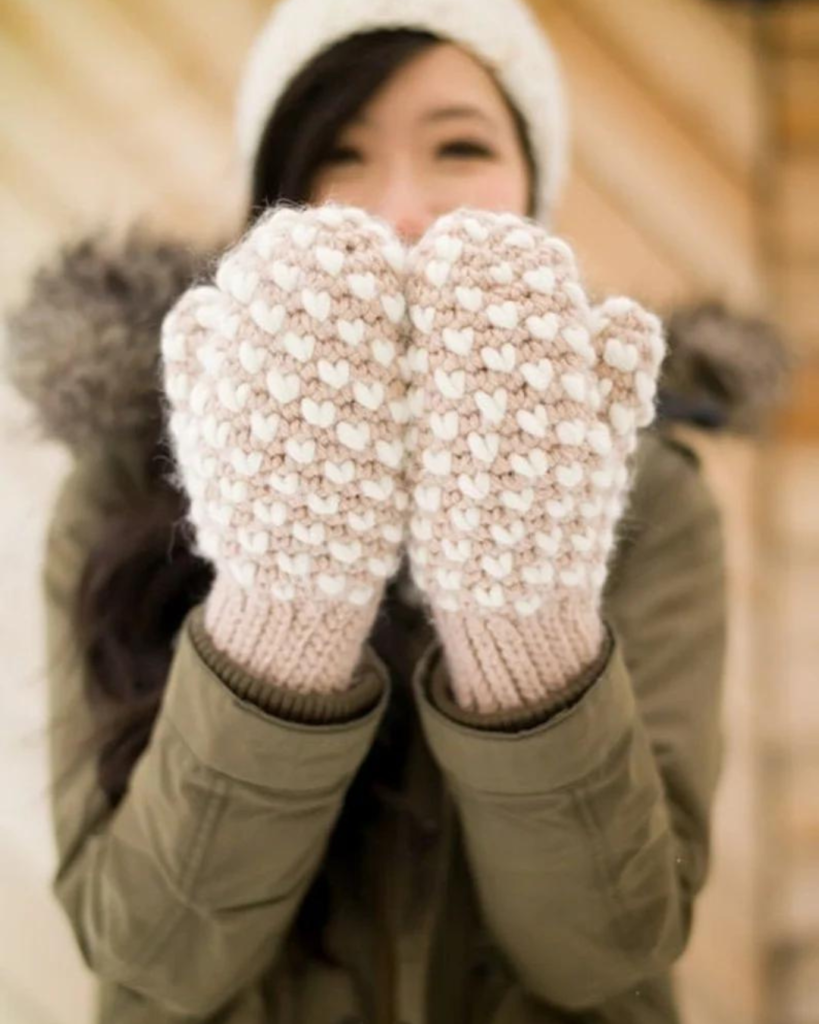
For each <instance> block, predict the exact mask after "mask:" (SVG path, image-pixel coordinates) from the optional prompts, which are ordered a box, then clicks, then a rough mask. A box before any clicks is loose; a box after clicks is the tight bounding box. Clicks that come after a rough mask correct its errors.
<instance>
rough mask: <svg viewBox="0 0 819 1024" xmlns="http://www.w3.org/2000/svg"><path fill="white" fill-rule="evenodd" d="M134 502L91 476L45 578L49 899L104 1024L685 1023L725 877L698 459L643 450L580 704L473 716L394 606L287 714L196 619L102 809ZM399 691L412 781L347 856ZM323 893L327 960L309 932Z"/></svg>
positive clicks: (711, 542) (129, 476) (420, 633)
mask: <svg viewBox="0 0 819 1024" xmlns="http://www.w3.org/2000/svg"><path fill="white" fill-rule="evenodd" d="M139 486H140V482H139V480H138V479H135V477H134V473H133V470H132V467H131V465H130V464H129V461H128V459H127V458H126V457H125V456H124V455H123V454H122V453H121V452H119V451H118V450H117V449H106V450H104V451H102V452H97V454H95V455H93V456H91V455H89V456H88V457H85V458H80V459H78V460H77V462H76V464H75V468H74V469H73V470H72V472H71V473H70V475H69V477H68V479H67V480H66V482H65V483H64V485H63V486H62V489H61V491H60V495H59V499H58V501H57V505H56V508H55V511H54V515H53V519H52V522H51V527H50V530H49V534H48V542H47V550H46V554H45V561H44V583H45V594H46V600H47V613H48V614H47V633H48V651H49V667H50V668H49V687H50V701H51V709H52V717H53V725H52V728H51V770H52V774H53V778H54V790H53V792H54V796H53V816H54V824H55V830H56V837H57V845H58V852H59V868H58V871H57V874H56V877H55V879H54V889H55V892H56V895H57V898H58V899H59V901H60V902H61V904H62V906H63V907H64V909H65V912H66V914H67V915H68V918H69V920H70V922H71V924H72V926H73V929H74V932H75V934H76V938H77V942H78V944H79V947H80V949H81V951H82V955H83V957H84V958H85V960H86V961H87V963H88V964H89V966H90V967H91V969H92V970H93V971H94V972H96V974H97V975H98V976H99V978H100V981H101V984H100V1009H99V1021H100V1022H101V1024H137V1022H139V1024H143V1022H144V1024H148V1022H150V1024H166V1022H167V1024H170V1022H172V1021H173V1022H181V1021H185V1022H191V1024H193V1022H204V1021H213V1022H216V1021H218V1022H220V1024H262V1022H266V1024H342V1022H348V1024H350V1022H353V1021H362V1022H368V1024H398V1022H406V1024H452V1022H458V1024H558V1022H568V1021H583V1022H601V1024H602V1022H615V1021H616V1022H622V1024H655V1022H656V1024H659V1022H664V1024H666V1022H674V1021H676V1020H677V1019H678V1017H677V1012H676V1010H675V1009H674V999H673V994H672V989H671V980H670V969H671V968H672V965H673V964H674V962H675V960H676V959H677V958H678V957H679V956H680V954H681V953H682V951H683V950H684V948H685V946H686V943H687V940H688V938H689V935H690V931H691V926H692V920H693V907H694V899H695V896H696V894H697V892H698V891H699V890H700V888H701V887H702V885H703V882H704V879H705V877H706V871H707V864H708V849H709V811H710V808H711V804H712V799H713V796H714V790H715V785H716V782H717V779H718V775H719V768H720V763H721V757H722V741H721V728H720V695H721V676H722V671H723V658H724V646H725V608H724V581H723V565H722V539H721V527H720V521H719V517H718V514H717V511H716V509H715V506H714V503H713V500H712V497H711V495H710V492H709V490H708V489H707V487H706V485H705V483H704V482H703V478H702V475H701V472H700V469H699V467H698V465H697V461H696V457H695V456H694V455H693V454H692V453H691V452H690V451H689V450H688V449H687V448H685V447H683V446H681V445H680V444H678V443H676V442H673V441H671V440H668V439H665V438H664V437H663V435H662V434H661V433H660V432H653V433H651V432H649V433H645V434H644V435H643V440H642V443H641V445H640V448H639V450H638V456H637V460H636V469H635V482H634V486H633V488H632V492H631V502H630V507H629V509H628V511H627V513H626V516H625V517H624V520H623V522H622V524H621V542H620V546H619V549H618V554H617V558H616V560H615V562H614V564H613V566H612V570H611V573H610V577H609V582H608V586H607V590H606V597H605V603H604V609H605V620H606V623H607V625H608V642H607V646H606V649H605V651H604V652H603V656H602V658H601V660H600V662H599V663H598V664H597V665H594V666H590V667H589V671H588V672H587V673H586V675H585V677H584V678H583V679H581V680H576V681H574V683H575V685H574V686H573V692H574V693H575V694H576V695H577V694H579V696H575V698H574V702H573V703H571V704H570V705H569V706H567V707H565V708H563V709H560V710H558V711H556V712H555V711H552V712H551V713H543V712H542V711H539V710H538V709H536V708H534V709H526V710H525V711H522V712H520V713H518V714H512V715H508V716H506V718H504V719H500V718H496V719H482V718H481V717H480V716H476V715H470V714H467V713H464V712H462V711H459V710H458V708H457V707H456V706H455V705H454V703H453V702H452V700H451V698H450V696H449V693H448V687H447V663H446V657H445V653H444V652H443V651H442V649H441V647H440V644H439V642H438V640H437V638H436V636H435V634H434V631H433V630H432V628H431V626H430V625H429V622H428V620H427V618H426V616H425V615H423V614H422V615H420V616H418V615H416V617H415V618H413V617H412V614H411V612H410V611H408V610H407V609H406V608H402V606H401V602H400V601H398V600H396V598H395V597H394V595H393V596H391V597H390V599H385V602H384V605H383V606H382V613H381V615H380V617H379V621H378V624H377V627H376V629H375V630H374V633H373V636H372V637H371V640H370V642H368V643H367V645H366V646H365V647H364V649H363V651H362V655H361V659H360V663H359V665H358V667H357V670H356V674H355V678H354V680H352V687H351V690H350V692H349V693H348V694H346V695H344V696H342V697H336V698H325V699H323V700H313V701H310V700H305V699H304V698H299V697H294V696H293V695H290V694H288V693H286V692H280V691H278V690H276V688H274V687H270V686H268V685H265V684H262V683H261V682H260V681H259V680H254V679H252V678H250V677H248V676H246V675H245V674H244V673H243V672H242V671H241V670H240V669H239V668H238V667H236V666H234V665H231V664H230V663H229V662H228V661H227V659H226V658H224V657H223V656H221V655H220V653H219V652H217V651H215V650H214V649H213V647H212V646H211V644H210V643H209V641H208V637H207V634H206V633H205V632H204V630H203V627H202V615H201V612H202V606H201V605H199V606H197V607H196V608H194V610H193V611H192V612H190V613H189V614H188V616H187V618H186V619H185V622H184V626H183V628H182V630H181V631H180V633H179V635H178V639H177V643H176V646H175V649H174V653H173V661H172V665H171V670H170V673H169V678H168V682H167V688H166V690H165V693H164V699H163V701H162V704H161V708H160V711H159V714H158V717H157V720H156V724H155V727H154V731H153V733H152V736H151V740H150V743H149V745H148V747H147V749H146V750H145V752H144V753H143V754H142V755H141V757H140V759H139V761H138V763H137V765H136V767H135V769H134V771H133V774H132V776H131V779H130V786H129V789H128V792H127V794H126V795H125V797H124V798H123V799H122V801H121V802H120V803H119V805H118V806H117V807H116V809H115V810H113V811H112V810H111V809H110V807H109V804H108V801H107V799H106V797H105V796H104V794H103V793H102V792H101V790H100V788H99V786H98V783H97V776H96V771H95V764H94V759H93V758H89V757H87V756H84V755H83V745H84V742H85V740H84V738H87V736H88V734H89V731H90V730H91V729H93V725H94V723H93V715H92V712H91V710H90V709H89V707H88V706H87V702H86V699H85V695H84V686H83V672H84V669H83V665H82V664H81V659H80V658H79V656H78V654H77V652H76V646H75V644H76V641H75V639H74V629H73V625H72V611H73V607H74V601H75V593H76V587H77V584H78V579H79V574H80V572H81V570H82V567H83V565H84V561H85V558H86V556H87V552H88V550H89V548H90V546H91V545H92V544H93V542H94V539H95V537H96V536H98V534H99V531H100V527H101V523H102V521H103V518H104V516H105V509H106V506H107V503H108V502H109V501H110V500H111V499H112V498H114V500H116V494H117V493H119V494H125V493H128V490H129V489H137V490H138V488H139ZM392 593H393V592H392V590H391V594H392ZM402 623H403V625H402ZM407 623H409V625H408V624H407ZM385 638H386V639H385ZM379 644H380V649H381V650H382V654H379ZM382 655H383V656H382ZM388 661H391V662H392V665H390V666H388ZM402 695H404V696H406V695H410V699H407V700H405V702H404V709H403V710H402V715H403V718H404V721H405V723H406V722H410V723H411V725H410V726H409V727H408V728H407V729H406V740H405V744H406V745H405V748H404V749H405V752H406V755H405V758H404V759H403V762H404V767H405V771H404V772H403V774H402V776H401V778H400V779H399V782H398V784H397V786H395V787H394V790H393V797H394V798H393V799H392V800H385V801H384V803H383V807H382V813H381V814H380V815H378V816H377V817H376V818H375V819H374V820H371V821H370V822H369V824H367V825H364V824H362V826H361V827H360V828H358V829H355V827H354V828H353V829H352V831H349V830H348V835H351V836H352V837H353V848H352V851H351V850H350V849H349V844H348V849H347V851H346V854H345V855H344V856H343V857H340V859H339V860H338V861H336V859H335V858H334V856H333V847H332V844H330V845H328V843H329V842H330V839H331V834H332V833H333V832H334V828H338V827H339V825H340V824H341V822H342V819H344V816H345V814H351V813H353V812H352V811H351V810H350V808H349V807H347V806H346V805H345V796H346V795H347V794H348V791H349V788H350V786H351V782H352V780H353V778H354V776H355V775H356V773H357V771H358V770H359V768H360V766H361V765H362V762H363V761H364V759H365V758H366V757H367V755H368V752H370V750H371V748H372V747H373V745H374V743H375V741H376V740H377V737H378V734H379V729H380V727H381V726H382V725H383V723H384V722H385V721H386V716H385V710H386V708H387V704H388V702H389V701H391V700H400V699H401V696H402ZM86 753H87V751H86ZM340 816H341V818H340ZM317 886H320V887H321V893H322V894H323V895H322V901H323V903H322V906H323V915H324V920H325V922H326V924H325V928H324V932H323V939H324V947H325V953H326V952H327V951H329V954H330V955H329V957H326V956H325V957H322V956H319V954H318V952H316V951H311V949H310V944H309V943H306V942H305V940H304V939H303V936H302V933H301V931H300V930H299V929H297V928H295V927H294V920H295V918H296V916H297V914H298V913H299V911H300V908H303V904H304V902H305V900H306V898H307V894H308V891H310V890H312V891H313V892H316V891H318V890H317V888H316V887H317Z"/></svg>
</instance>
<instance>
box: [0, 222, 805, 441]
mask: <svg viewBox="0 0 819 1024" xmlns="http://www.w3.org/2000/svg"><path fill="white" fill-rule="evenodd" d="M218 255H219V250H211V251H203V250H201V249H200V250H196V249H194V248H193V247H192V246H188V245H184V244H182V243H180V242H177V241H169V240H167V239H161V238H157V237H153V236H152V235H151V233H150V232H149V231H147V230H145V229H143V228H142V227H139V226H138V227H135V228H132V229H131V231H130V233H129V234H128V235H127V236H126V237H125V239H124V240H121V241H115V240H113V239H112V238H111V237H110V236H109V235H108V234H106V233H105V232H97V233H96V234H94V235H89V236H85V237H82V238H80V239H79V240H76V241H74V242H70V243H68V244H66V245H64V246H63V247H62V248H61V249H60V250H59V251H58V252H57V253H56V255H55V257H54V258H53V259H52V260H51V261H49V262H48V263H47V264H45V265H43V266H41V267H40V268H39V270H38V271H37V272H36V273H35V274H34V275H33V277H32V279H31V282H30V285H29V289H28V293H27V295H26V298H25V299H24V300H23V301H22V303H21V304H20V305H19V306H18V307H17V308H15V309H14V310H13V311H12V312H10V313H9V314H7V316H6V350H5V352H4V363H5V367H4V369H5V373H6V376H7V377H8V378H9V379H10V380H11V382H12V384H13V385H14V386H15V387H16V389H17V390H18V391H19V392H20V394H22V395H23V397H24V398H26V399H27V400H28V401H29V402H30V403H31V405H32V406H33V411H34V416H35V429H36V431H37V433H38V434H39V435H40V436H43V437H47V438H50V439H53V440H58V441H61V442H63V443H64V444H66V445H68V446H69V448H71V449H73V450H75V451H81V450H82V449H84V448H86V447H87V446H89V445H93V444H94V443H95V442H99V441H101V440H104V439H108V440H111V439H114V440H115V439H116V438H117V437H120V438H126V437H128V438H133V437H134V436H141V435H143V434H144V436H145V437H146V438H155V437H156V436H157V430H158V429H159V427H160V426H161V415H162V413H161V410H162V404H161V402H160V401H159V400H158V389H159V386H160V383H159V382H160V372H159V328H160V325H161V322H162V319H163V317H164V314H165V313H166V311H167V310H168V309H169V308H170V306H171V305H172V304H173V302H174V301H175V300H176V299H177V298H178V296H179V295H180V294H181V293H182V292H183V291H184V290H185V288H187V287H188V286H189V285H190V284H192V283H193V282H194V281H197V282H201V281H203V280H205V279H206V276H207V275H209V273H210V272H212V271H213V270H214V269H215V264H216V261H217V259H218ZM664 319H665V323H666V328H667V334H668V341H669V354H668V356H667V358H666V361H665V364H664V367H663V374H662V379H661V382H660V397H659V410H658V414H659V417H660V419H664V420H666V421H668V420H677V421H685V422H688V423H694V424H696V425H698V426H700V427H703V428H706V429H722V430H727V431H731V432H736V433H753V432H755V431H757V430H759V429H761V428H762V427H763V425H764V422H765V420H766V419H767V416H768V415H769V414H770V412H771V411H772V410H773V409H774V408H775V407H776V406H777V405H778V404H779V402H780V401H781V400H782V398H783V396H784V394H785V390H786V384H787V380H788V376H789V369H790V366H791V360H790V357H789V356H788V354H787V351H786V348H785V346H784V344H783V342H782V340H781V339H780V337H779V336H778V333H777V332H776V331H775V330H774V328H773V327H772V326H771V325H769V324H766V323H764V322H762V321H760V320H757V319H753V318H749V317H740V316H737V315H735V314H733V313H731V312H730V311H729V310H728V309H727V308H726V307H725V306H723V305H721V304H719V303H715V302H709V303H705V304H700V305H693V306H690V307H686V308H682V309H677V310H671V311H666V313H665V317H664Z"/></svg>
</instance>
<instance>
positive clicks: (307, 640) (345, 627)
mask: <svg viewBox="0 0 819 1024" xmlns="http://www.w3.org/2000/svg"><path fill="white" fill-rule="evenodd" d="M379 603H380V591H379V592H377V593H376V595H375V596H374V597H373V599H372V600H371V601H370V602H369V603H368V604H366V605H363V606H361V605H355V604H352V603H350V602H346V601H327V600H320V599H315V600H307V599H297V600H294V601H276V600H273V599H271V598H267V597H265V596H264V595H263V594H261V593H259V592H258V591H254V590H245V589H243V588H242V587H240V586H239V585H238V584H237V583H236V582H235V581H234V580H233V579H232V578H231V577H230V576H228V575H227V574H221V573H220V574H217V577H216V579H215V581H214V584H213V587H212V589H211V592H210V594H209V595H208V597H207V599H206V601H205V608H204V626H205V629H206V631H207V633H208V635H209V636H210V638H211V640H212V642H213V645H214V647H216V648H217V649H218V650H220V651H222V652H223V653H224V654H226V655H227V656H228V657H229V658H230V659H231V660H232V661H234V662H235V663H236V664H237V665H239V666H240V667H241V668H243V669H244V670H245V671H246V672H248V673H251V674H252V675H255V676H257V677H258V678H259V679H260V680H263V681H265V682H267V683H269V684H270V685H271V686H281V687H286V688H288V689H292V690H295V691H297V692H302V693H337V692H340V691H343V690H345V689H347V687H348V686H349V685H350V680H351V678H352V676H353V672H354V669H355V666H356V664H357V662H358V659H359V656H360V653H361V647H362V645H363V644H364V642H365V640H366V639H367V636H368V635H369V631H370V628H371V627H372V624H373V621H374V619H375V616H376V614H377V611H378V607H379Z"/></svg>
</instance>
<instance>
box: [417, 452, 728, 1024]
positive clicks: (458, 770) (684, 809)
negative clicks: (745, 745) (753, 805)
mask: <svg viewBox="0 0 819 1024" xmlns="http://www.w3.org/2000/svg"><path fill="white" fill-rule="evenodd" d="M647 451H648V455H647V464H645V465H644V469H645V472H643V473H641V474H638V477H637V480H636V482H635V491H634V494H633V499H632V503H631V514H630V515H629V517H628V520H627V522H626V523H625V524H624V532H625V536H624V537H623V541H622V551H621V553H620V555H619V558H618V560H617V561H616V563H615V565H614V566H613V568H612V573H611V575H610V578H609V586H608V588H607V594H606V596H605V601H604V617H605V620H606V625H607V633H608V644H607V647H606V649H605V651H604V652H603V656H602V659H601V664H599V665H598V666H597V667H596V668H594V669H593V670H592V673H591V674H592V678H591V679H590V681H589V682H588V685H586V687H585V690H584V692H582V694H581V695H580V696H579V697H578V698H577V699H576V700H575V701H574V702H573V703H572V704H571V705H570V706H568V707H565V708H563V709H561V710H560V711H558V712H557V713H556V714H554V715H552V716H550V717H547V718H546V719H545V720H543V719H541V721H540V722H537V721H530V722H528V723H526V722H525V718H524V719H522V723H523V724H521V726H520V727H519V728H518V729H517V731H513V730H512V729H510V728H509V727H508V725H507V726H505V727H504V728H503V729H502V730H501V729H498V728H497V727H494V728H486V727H482V723H480V722H479V721H478V720H477V719H476V718H475V717H474V716H472V717H471V718H470V716H469V715H467V714H465V713H461V712H459V711H458V709H457V708H456V707H455V705H454V704H453V702H452V700H451V698H450V697H449V696H448V695H447V670H446V660H445V657H444V656H443V652H442V651H441V650H440V649H436V648H431V649H430V650H429V651H428V652H427V655H426V657H425V659H424V662H423V663H422V665H421V666H419V671H418V672H417V674H416V677H415V687H416V697H417V699H418V701H419V706H420V708H421V713H422V720H423V723H424V728H425V731H426V734H427V737H428V741H429V743H430V746H431V748H432V750H433V752H434V754H435V756H436V758H437V760H438V762H439V763H440V765H441V766H442V769H443V770H444V772H445V774H446V776H447V778H448V782H449V786H450V789H451V792H452V793H453V795H454V799H455V801H456V804H457V807H458V810H459V815H460V819H461V824H462V827H463V831H464V837H465V843H466V849H467V856H468V858H469V861H470V866H471V869H472V874H473V876H474V880H475V884H476V888H477V890H478V894H479V898H480V902H481V905H482V908H483V913H484V915H485V918H486V921H487V924H488V926H489V927H490V929H491V931H492V933H493V936H494V939H495V941H496V942H497V944H498V946H499V948H500V949H501V951H502V953H503V954H504V955H505V959H506V960H507V961H508V963H509V964H510V965H511V970H512V972H513V974H514V975H515V977H517V978H518V979H519V982H520V984H521V986H522V988H523V990H524V991H525V992H526V993H528V994H529V996H530V997H533V998H535V999H537V1000H540V1001H542V1002H543V1003H544V1004H547V1005H549V1006H553V1007H558V1008H561V1009H564V1008H565V1009H566V1010H588V1009H592V1008H595V1007H600V1006H602V1005H603V1004H606V1003H607V1002H608V1001H612V1003H614V1002H616V1003H617V1005H618V1006H622V1005H623V1004H622V1003H621V999H622V998H623V997H624V996H626V997H628V996H629V995H634V994H635V993H636V996H635V998H637V999H638V1000H639V997H640V985H641V983H645V982H647V981H650V980H651V979H657V978H659V977H660V976H661V975H662V974H663V973H664V972H666V971H667V970H668V969H669V968H670V966H671V965H672V964H673V962H674V961H675V960H676V959H677V958H678V957H679V956H680V954H681V953H682V951H683V950H684V948H685V946H686V943H687V941H688V937H689V934H690V930H691V925H692V914H693V902H694V898H695V896H696V894H697V893H698V891H699V890H700V889H701V887H702V885H703V883H704V881H705V877H706V873H707V865H708V854H709V812H710V808H711V804H712V799H713V796H714V792H715V787H716V784H717V780H718V776H719V770H720V767H721V761H722V749H723V739H722V730H721V723H720V711H721V694H722V674H723V661H724V648H725V631H726V609H725V587H724V568H723V555H722V527H721V522H720V518H719V514H718V511H717V508H716V505H715V502H714V500H713V497H712V495H711V492H710V490H709V489H708V487H707V485H706V483H705V482H704V479H703V477H702V475H701V473H700V470H699V468H698V466H697V464H696V457H695V456H693V455H692V454H691V453H690V452H689V453H686V450H684V449H682V448H681V447H680V446H677V445H676V444H675V443H672V442H667V441H664V440H656V439H654V438H651V439H650V441H649V444H648V445H647ZM617 1019H621V1017H618V1018H617ZM629 1019H632V1017H629ZM633 1019H635V1020H637V1019H640V1018H639V1016H638V1015H637V1014H636V1012H635V1014H634V1015H633Z"/></svg>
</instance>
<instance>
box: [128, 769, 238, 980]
mask: <svg viewBox="0 0 819 1024" xmlns="http://www.w3.org/2000/svg"><path fill="white" fill-rule="evenodd" d="M217 781H218V785H215V786H214V787H213V789H211V790H210V791H209V793H208V795H207V797H206V801H205V807H204V810H203V811H202V816H201V818H200V820H199V825H198V827H197V828H196V829H195V831H194V834H193V837H192V839H191V843H190V849H189V850H188V854H187V856H184V857H183V858H182V859H183V862H184V863H185V864H186V865H187V869H186V870H185V871H184V872H183V873H182V875H181V876H180V879H179V885H178V887H177V889H178V892H179V893H186V892H188V891H189V890H190V887H191V885H192V884H193V883H194V881H195V877H196V875H197V873H198V872H199V871H200V869H201V867H202V864H203V863H204V860H205V857H204V854H205V850H206V849H207V843H206V839H207V838H209V837H210V836H211V835H213V832H214V829H215V827H216V822H217V820H218V818H219V814H220V812H221V811H222V810H223V809H224V807H225V805H226V802H227V801H226V800H225V794H226V792H227V789H228V787H227V785H226V784H225V783H224V781H223V780H222V779H219V780H217ZM188 909H189V906H188V904H187V903H185V902H183V901H181V900H180V901H178V902H174V903H172V904H171V905H170V907H169V908H168V911H167V913H166V914H165V915H164V916H163V917H161V918H160V920H159V922H158V923H157V926H156V930H155V931H154V932H153V933H152V934H151V935H149V936H147V938H146V941H145V942H144V943H143V945H142V946H139V947H137V950H136V951H135V952H134V953H133V954H131V955H130V956H129V958H128V962H129V966H138V967H145V966H147V964H148V963H149V962H150V961H149V959H143V958H144V956H145V953H146V951H147V952H150V953H151V954H153V959H156V957H157V955H158V954H160V953H161V952H162V950H163V944H164V943H166V942H167V940H168V938H169V937H170V936H171V934H172V933H173V930H174V927H175V925H176V924H177V923H178V921H179V920H180V918H181V917H182V916H183V915H184V913H185V912H186V911H187V910H188Z"/></svg>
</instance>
